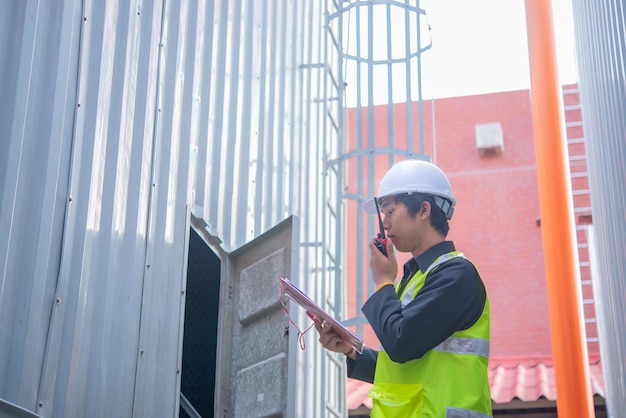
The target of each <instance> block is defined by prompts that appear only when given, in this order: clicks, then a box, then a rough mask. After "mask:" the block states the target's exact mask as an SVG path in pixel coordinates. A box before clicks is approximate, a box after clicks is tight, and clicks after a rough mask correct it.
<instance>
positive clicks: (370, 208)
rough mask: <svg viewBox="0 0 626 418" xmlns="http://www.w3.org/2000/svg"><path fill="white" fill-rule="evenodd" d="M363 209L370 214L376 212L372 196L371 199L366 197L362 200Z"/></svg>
mask: <svg viewBox="0 0 626 418" xmlns="http://www.w3.org/2000/svg"><path fill="white" fill-rule="evenodd" d="M363 210H364V211H365V212H366V213H370V214H373V215H374V214H376V212H377V211H376V202H375V201H374V198H373V197H372V198H371V199H367V200H366V201H365V202H363Z"/></svg>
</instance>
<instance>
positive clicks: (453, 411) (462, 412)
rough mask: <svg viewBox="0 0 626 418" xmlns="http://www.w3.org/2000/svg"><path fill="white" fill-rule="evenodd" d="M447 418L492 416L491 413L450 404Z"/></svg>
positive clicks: (483, 417)
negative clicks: (454, 406) (455, 406)
mask: <svg viewBox="0 0 626 418" xmlns="http://www.w3.org/2000/svg"><path fill="white" fill-rule="evenodd" d="M446 418H491V415H488V414H483V413H482V412H476V411H472V410H470V409H461V408H453V407H451V406H449V407H447V408H446Z"/></svg>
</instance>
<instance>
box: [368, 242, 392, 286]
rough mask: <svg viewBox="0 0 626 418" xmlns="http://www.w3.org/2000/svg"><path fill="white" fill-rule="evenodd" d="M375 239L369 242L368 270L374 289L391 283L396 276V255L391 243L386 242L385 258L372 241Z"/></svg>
mask: <svg viewBox="0 0 626 418" xmlns="http://www.w3.org/2000/svg"><path fill="white" fill-rule="evenodd" d="M375 240H376V238H374V239H372V240H371V241H370V244H369V247H370V268H371V269H372V278H373V279H374V284H375V285H376V287H378V285H381V284H383V283H389V282H391V283H393V281H394V280H395V279H396V276H397V275H398V261H397V260H396V253H395V252H394V251H393V243H392V242H391V240H388V241H387V247H386V248H387V256H385V255H383V254H382V253H381V252H380V251H379V250H378V248H376V244H374V241H375Z"/></svg>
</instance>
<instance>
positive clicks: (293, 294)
mask: <svg viewBox="0 0 626 418" xmlns="http://www.w3.org/2000/svg"><path fill="white" fill-rule="evenodd" d="M280 285H281V289H282V293H284V294H285V295H287V296H288V297H289V298H290V299H291V300H293V301H294V302H296V303H297V304H298V305H300V306H302V307H303V308H304V309H305V310H306V313H307V315H308V316H309V318H311V319H313V320H314V321H316V322H317V321H324V322H326V323H327V324H329V325H330V327H331V328H332V330H333V331H335V332H336V333H337V335H339V337H341V339H342V340H344V341H345V342H346V343H348V344H350V345H351V346H352V347H354V349H355V350H356V351H358V352H359V353H363V339H362V338H360V337H359V336H358V335H356V334H355V333H353V332H352V331H350V330H349V329H348V328H346V327H345V326H343V324H341V322H339V321H337V320H336V319H335V318H333V317H332V316H330V315H329V314H327V313H326V311H324V310H323V309H322V308H321V307H320V306H319V305H318V304H317V303H315V302H314V301H313V300H312V299H311V298H310V297H308V296H307V295H306V293H304V292H303V291H302V290H300V289H298V288H297V287H296V285H295V284H293V283H292V282H291V281H289V280H288V279H285V278H284V277H281V278H280Z"/></svg>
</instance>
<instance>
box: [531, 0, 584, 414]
mask: <svg viewBox="0 0 626 418" xmlns="http://www.w3.org/2000/svg"><path fill="white" fill-rule="evenodd" d="M551 3H552V2H551V1H550V0H526V29H527V34H528V35H527V36H528V55H529V61H530V82H531V100H532V112H533V128H534V134H535V151H536V154H537V173H538V177H539V201H540V207H541V209H540V213H541V228H542V237H543V245H544V258H545V268H546V282H547V291H548V304H549V306H548V310H549V313H550V330H551V338H552V355H553V357H554V375H555V379H556V398H557V399H556V404H557V411H558V415H559V416H562V417H577V418H585V417H594V416H595V413H594V408H593V401H592V396H591V384H590V380H589V364H588V359H587V347H586V341H585V329H584V328H583V324H584V321H583V315H582V299H581V293H582V291H581V289H580V286H579V282H580V280H579V278H580V275H579V271H578V252H577V248H576V235H575V228H574V225H575V223H574V213H573V203H572V202H573V201H572V191H571V185H570V175H569V163H568V155H567V143H566V137H565V129H564V122H563V118H564V115H563V102H562V93H561V86H560V85H559V82H558V73H557V65H556V52H555V46H554V33H553V24H552V9H551V7H552V6H551Z"/></svg>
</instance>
